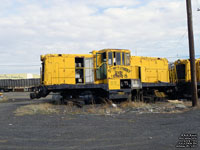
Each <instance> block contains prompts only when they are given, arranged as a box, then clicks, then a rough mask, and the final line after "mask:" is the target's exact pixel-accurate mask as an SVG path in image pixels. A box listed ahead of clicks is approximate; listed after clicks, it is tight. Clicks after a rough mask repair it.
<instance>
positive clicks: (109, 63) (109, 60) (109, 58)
mask: <svg viewBox="0 0 200 150" xmlns="http://www.w3.org/2000/svg"><path fill="white" fill-rule="evenodd" d="M108 65H113V57H112V52H109V53H108Z"/></svg>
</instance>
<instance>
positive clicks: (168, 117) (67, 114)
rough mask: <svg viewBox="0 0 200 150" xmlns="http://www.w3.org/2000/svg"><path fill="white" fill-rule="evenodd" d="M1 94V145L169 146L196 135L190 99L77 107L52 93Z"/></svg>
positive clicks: (151, 149)
mask: <svg viewBox="0 0 200 150" xmlns="http://www.w3.org/2000/svg"><path fill="white" fill-rule="evenodd" d="M4 98H5V99H4V100H3V101H2V100H0V125H1V127H0V150H172V149H180V148H176V146H177V143H178V142H180V141H181V140H182V139H180V137H181V135H182V134H186V135H188V134H192V135H197V136H198V135H200V110H196V109H191V108H190V106H189V105H190V104H191V103H189V102H186V103H183V104H184V106H185V107H183V104H182V103H181V104H172V103H166V102H159V103H156V104H144V105H143V104H142V105H141V104H139V105H138V106H137V107H136V106H135V104H134V106H132V104H131V105H130V104H126V103H124V104H118V105H113V104H111V105H98V106H93V105H89V106H88V105H86V106H83V108H77V107H74V106H70V105H67V106H66V105H58V104H56V103H55V102H52V100H51V96H48V97H47V98H44V99H40V100H29V93H26V92H25V93H22V92H19V93H4ZM199 139H200V138H199ZM199 139H198V137H197V138H196V139H195V140H196V141H195V140H193V142H194V141H195V142H200V141H199ZM184 149H187V148H184ZM190 149H200V147H198V146H197V145H196V148H190Z"/></svg>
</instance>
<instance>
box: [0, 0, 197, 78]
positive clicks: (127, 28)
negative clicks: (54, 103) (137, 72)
mask: <svg viewBox="0 0 200 150" xmlns="http://www.w3.org/2000/svg"><path fill="white" fill-rule="evenodd" d="M192 5H193V6H192V7H193V27H194V38H195V52H196V57H200V11H197V9H198V8H200V0H192ZM186 18H187V17H186V2H185V0H42V1H41V0H0V56H1V58H0V68H1V69H0V74H6V73H37V74H39V72H40V64H41V61H40V55H44V54H51V53H59V54H61V53H63V54H88V53H89V52H91V51H92V50H101V49H105V48H117V49H130V50H131V53H132V55H137V56H151V57H165V58H167V59H169V61H174V60H176V59H179V58H187V56H188V55H189V49H188V39H187V37H188V33H187V20H186Z"/></svg>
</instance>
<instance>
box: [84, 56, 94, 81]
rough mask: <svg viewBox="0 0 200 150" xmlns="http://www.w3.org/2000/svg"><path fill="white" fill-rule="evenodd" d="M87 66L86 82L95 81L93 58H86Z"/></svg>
mask: <svg viewBox="0 0 200 150" xmlns="http://www.w3.org/2000/svg"><path fill="white" fill-rule="evenodd" d="M84 63H85V64H84V66H85V83H93V82H94V64H93V58H85V60H84Z"/></svg>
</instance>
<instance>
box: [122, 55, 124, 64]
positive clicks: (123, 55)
mask: <svg viewBox="0 0 200 150" xmlns="http://www.w3.org/2000/svg"><path fill="white" fill-rule="evenodd" d="M122 65H125V58H124V53H122Z"/></svg>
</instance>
